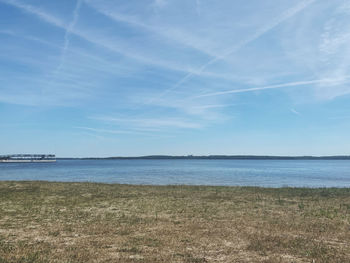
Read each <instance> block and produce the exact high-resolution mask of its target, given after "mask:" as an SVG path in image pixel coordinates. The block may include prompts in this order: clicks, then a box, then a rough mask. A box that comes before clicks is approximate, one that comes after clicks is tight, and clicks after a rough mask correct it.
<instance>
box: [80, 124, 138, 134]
mask: <svg viewBox="0 0 350 263" xmlns="http://www.w3.org/2000/svg"><path fill="white" fill-rule="evenodd" d="M74 128H76V129H81V130H86V131H93V132H101V133H111V134H138V135H140V134H142V135H144V134H145V133H141V132H135V131H125V130H110V129H98V128H92V127H80V126H77V127H74Z"/></svg>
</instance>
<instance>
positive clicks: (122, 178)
mask: <svg viewBox="0 0 350 263" xmlns="http://www.w3.org/2000/svg"><path fill="white" fill-rule="evenodd" d="M0 180H46V181H65V182H102V183H122V184H152V185H168V184H187V185H240V186H271V187H281V186H295V187H350V161H348V160H59V161H57V162H56V163H0Z"/></svg>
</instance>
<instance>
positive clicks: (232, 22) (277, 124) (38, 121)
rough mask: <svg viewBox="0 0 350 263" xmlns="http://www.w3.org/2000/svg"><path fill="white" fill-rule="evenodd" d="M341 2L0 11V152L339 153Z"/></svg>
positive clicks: (42, 6)
mask: <svg viewBox="0 0 350 263" xmlns="http://www.w3.org/2000/svg"><path fill="white" fill-rule="evenodd" d="M349 73H350V3H349V1H344V0H332V1H327V0H304V1H290V0H288V1H287V0H282V1H276V0H274V1H271V0H265V1H260V0H259V1H258V0H252V1H240V0H237V1H232V0H220V1H213V0H143V1H139V0H128V1H124V0H78V1H73V0H60V1H58V0H57V1H40V0H0V120H1V121H0V131H1V132H0V154H7V153H55V154H56V155H57V156H60V157H63V156H65V157H68V156H71V157H78V156H138V155H149V154H173V155H187V154H196V155H197V154H198V155H202V154H203V155H207V154H257V155H262V154H267V155H337V154H347V155H348V154H350V132H349V131H350V86H349V85H350V75H349Z"/></svg>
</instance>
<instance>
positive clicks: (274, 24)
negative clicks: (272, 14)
mask: <svg viewBox="0 0 350 263" xmlns="http://www.w3.org/2000/svg"><path fill="white" fill-rule="evenodd" d="M313 2H315V0H308V1H305V2H302V3H300V4H298V5H297V6H295V7H293V8H291V9H288V10H287V11H286V12H284V13H283V14H282V15H281V16H279V17H277V18H275V19H274V20H273V21H272V22H271V23H269V24H267V25H265V26H263V27H262V28H260V29H259V30H258V31H256V32H255V33H254V34H253V35H252V36H251V37H250V38H247V39H245V40H243V41H241V42H240V43H238V44H237V45H235V46H233V47H232V48H230V49H229V50H227V51H226V52H225V53H223V54H222V55H220V56H217V57H215V58H213V59H211V60H209V61H208V62H207V63H205V64H203V65H202V66H201V67H200V68H199V69H198V70H197V71H195V72H190V73H188V74H187V75H186V76H185V77H183V78H182V79H181V80H179V81H178V82H177V83H176V84H175V85H174V86H173V87H171V88H169V89H167V90H165V91H164V92H163V93H161V94H160V95H159V96H158V97H156V98H154V99H151V102H152V101H154V100H156V99H159V98H161V97H163V96H164V95H165V94H167V93H168V92H170V91H172V90H174V89H177V88H178V87H179V86H181V85H182V84H183V83H184V82H186V81H187V80H188V79H190V78H191V77H192V76H193V75H200V74H201V73H202V72H203V71H204V70H205V69H206V68H207V67H208V66H209V65H211V64H213V63H215V62H217V61H219V60H222V59H224V58H226V57H227V56H229V55H231V54H233V53H234V52H236V51H238V50H239V49H241V48H242V47H244V46H245V45H247V44H249V43H251V42H253V41H255V40H256V39H258V38H260V37H261V36H262V35H264V34H266V33H267V32H269V31H270V30H272V29H273V28H275V27H277V26H278V25H279V24H281V23H282V22H284V21H285V20H287V19H289V18H291V17H293V16H295V15H296V14H298V13H299V12H300V11H302V10H304V9H305V8H306V7H307V6H309V5H310V4H312V3H313Z"/></svg>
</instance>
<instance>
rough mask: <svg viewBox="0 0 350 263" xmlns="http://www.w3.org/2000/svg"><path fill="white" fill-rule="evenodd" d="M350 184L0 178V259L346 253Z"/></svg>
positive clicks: (275, 258) (278, 257)
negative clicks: (216, 184)
mask: <svg viewBox="0 0 350 263" xmlns="http://www.w3.org/2000/svg"><path fill="white" fill-rule="evenodd" d="M349 244H350V189H348V188H344V189H335V188H330V189H307V188H278V189H272V188H257V187H211V186H133V185H118V184H93V183H48V182H0V263H5V262H23V263H28V262H350V246H349Z"/></svg>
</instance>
